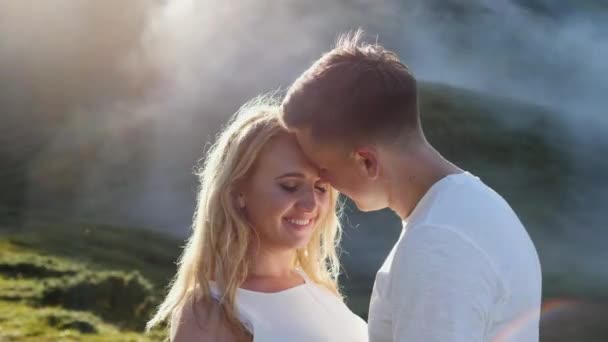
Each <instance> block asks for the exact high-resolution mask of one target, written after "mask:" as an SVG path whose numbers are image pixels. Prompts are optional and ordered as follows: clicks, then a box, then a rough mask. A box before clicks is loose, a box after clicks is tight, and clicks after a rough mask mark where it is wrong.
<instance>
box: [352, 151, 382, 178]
mask: <svg viewBox="0 0 608 342" xmlns="http://www.w3.org/2000/svg"><path fill="white" fill-rule="evenodd" d="M354 154H355V161H356V162H357V165H358V166H359V170H360V171H361V172H362V173H363V174H365V175H366V176H367V177H369V178H371V179H372V180H375V179H377V178H378V176H379V175H380V164H379V163H378V153H377V151H376V149H374V148H372V147H362V148H358V149H357V150H355V153H354Z"/></svg>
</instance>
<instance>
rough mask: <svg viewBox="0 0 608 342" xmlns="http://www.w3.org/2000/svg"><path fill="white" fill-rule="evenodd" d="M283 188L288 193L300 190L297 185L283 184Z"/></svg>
mask: <svg viewBox="0 0 608 342" xmlns="http://www.w3.org/2000/svg"><path fill="white" fill-rule="evenodd" d="M281 188H283V190H285V191H287V192H296V191H297V190H298V186H297V185H296V184H281Z"/></svg>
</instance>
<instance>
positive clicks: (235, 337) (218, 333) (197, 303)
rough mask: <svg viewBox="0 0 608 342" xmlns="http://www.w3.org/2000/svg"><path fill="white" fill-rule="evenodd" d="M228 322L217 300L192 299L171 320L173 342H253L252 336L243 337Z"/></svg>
mask: <svg viewBox="0 0 608 342" xmlns="http://www.w3.org/2000/svg"><path fill="white" fill-rule="evenodd" d="M241 335H242V334H237V333H235V331H234V328H232V327H231V325H230V324H229V323H228V322H227V320H226V318H225V317H224V315H223V314H222V309H221V307H220V305H219V303H218V302H217V301H215V300H210V301H202V300H194V299H190V300H188V301H186V303H184V305H183V306H182V307H181V309H179V310H176V312H175V313H174V314H173V316H172V318H171V332H170V336H171V341H172V342H195V341H196V342H199V341H217V342H251V341H252V338H251V336H246V337H245V336H241Z"/></svg>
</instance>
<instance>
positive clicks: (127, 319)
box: [0, 224, 179, 341]
mask: <svg viewBox="0 0 608 342" xmlns="http://www.w3.org/2000/svg"><path fill="white" fill-rule="evenodd" d="M135 237H138V239H136V238H135ZM140 239H141V240H140ZM135 243H139V244H140V246H133V245H134V244H135ZM141 245H145V246H141ZM146 247H148V248H149V249H147V250H146V249H145V248H146ZM139 253H141V254H139ZM153 253H154V255H151V254H153ZM178 253H179V243H178V242H177V241H176V240H174V239H172V238H170V237H166V236H162V235H160V234H155V233H150V232H147V231H134V230H132V229H122V228H116V227H108V226H86V227H83V226H80V225H68V224H66V225H63V226H60V225H49V226H48V227H46V228H45V229H41V227H29V228H27V229H23V230H22V231H20V232H14V231H13V232H12V233H10V234H7V233H4V234H2V235H0V313H1V314H0V340H2V341H5V340H6V341H56V340H62V341H63V340H65V341H161V340H163V338H164V337H165V332H164V331H163V329H162V328H159V329H157V330H155V331H153V332H152V333H150V334H148V335H145V334H143V333H142V331H143V328H144V325H145V322H146V321H147V320H148V319H149V318H150V317H151V315H152V314H153V312H154V308H155V306H156V305H157V304H159V302H160V300H161V298H162V296H163V294H164V289H165V286H166V285H167V282H168V280H169V279H170V278H171V277H172V276H173V274H174V272H175V266H174V262H175V260H176V259H177V254H178ZM142 254H143V255H142ZM148 279H154V280H153V281H151V280H148Z"/></svg>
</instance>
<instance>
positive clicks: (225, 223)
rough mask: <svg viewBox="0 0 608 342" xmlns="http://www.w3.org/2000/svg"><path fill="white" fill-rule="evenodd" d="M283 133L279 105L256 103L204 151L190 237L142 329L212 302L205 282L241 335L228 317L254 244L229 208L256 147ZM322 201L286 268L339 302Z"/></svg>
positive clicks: (333, 228)
mask: <svg viewBox="0 0 608 342" xmlns="http://www.w3.org/2000/svg"><path fill="white" fill-rule="evenodd" d="M282 132H286V131H285V128H283V127H282V126H281V124H280V122H279V118H278V101H277V100H275V99H274V98H273V97H271V96H261V97H258V98H256V99H254V100H252V101H250V102H248V103H247V104H245V105H244V106H243V107H241V108H240V109H239V110H238V112H237V113H236V114H235V115H234V116H233V117H232V118H231V120H230V121H229V122H228V125H227V127H226V128H225V129H224V131H223V132H222V133H221V134H220V135H219V136H218V138H217V140H216V142H215V144H214V145H212V147H211V148H210V149H209V151H208V153H207V156H206V158H205V162H204V164H203V166H202V167H201V168H200V170H199V171H198V172H197V175H198V177H199V180H200V190H199V192H198V199H197V207H196V212H195V215H194V220H193V227H192V228H193V233H192V235H191V236H190V238H189V240H188V242H187V244H186V247H185V249H184V251H183V253H182V255H181V257H180V259H179V263H178V265H179V266H178V271H177V274H176V276H175V278H174V280H173V282H172V283H171V285H170V287H171V289H170V290H169V293H168V295H167V297H166V298H165V300H164V301H163V303H162V304H161V305H160V306H159V308H158V311H157V312H156V314H155V315H154V317H153V318H152V319H151V320H150V321H149V322H148V324H147V326H146V328H147V330H150V329H151V328H152V327H154V326H155V325H157V324H159V323H160V322H162V321H165V320H167V319H168V318H170V317H171V316H172V315H173V314H175V313H176V312H178V311H179V310H181V309H182V307H183V305H185V303H187V302H189V301H191V300H195V301H198V300H202V301H203V302H208V301H210V300H212V299H211V293H210V287H209V281H210V280H215V281H216V282H217V283H218V286H219V288H220V291H221V294H220V298H219V300H218V302H219V304H220V306H221V309H222V312H223V313H224V315H225V318H226V319H227V320H228V322H229V323H231V324H232V325H233V326H234V327H235V328H237V329H240V331H241V332H242V331H244V327H243V325H242V324H241V323H240V322H239V321H238V317H237V313H236V310H235V294H236V290H237V289H238V288H239V287H240V286H241V284H242V283H243V282H244V281H245V279H246V278H247V274H248V259H247V256H248V251H249V250H250V246H251V244H252V242H253V241H255V240H254V239H255V238H256V237H255V232H254V231H253V230H252V229H251V227H250V225H249V224H248V222H247V221H246V220H245V218H244V217H243V215H242V214H241V211H240V210H239V209H238V206H237V205H236V203H235V198H234V193H233V187H234V186H235V184H236V183H237V182H239V181H242V180H243V179H246V177H247V175H248V173H249V172H250V171H251V169H252V167H253V166H254V163H255V161H256V160H257V158H258V154H259V153H260V151H261V150H262V148H263V147H264V146H265V145H266V144H267V143H268V142H269V141H270V140H271V139H272V138H273V137H275V136H276V135H277V134H280V133H282ZM329 198H330V209H329V210H328V212H327V214H326V216H325V217H324V218H321V219H320V220H319V223H318V226H317V227H315V230H314V232H313V235H312V237H311V240H310V242H309V243H308V245H307V246H306V247H304V248H302V249H298V250H296V253H295V258H294V260H293V266H294V268H295V267H298V268H300V269H301V270H302V271H304V272H305V273H306V275H307V276H308V277H309V278H310V279H311V280H312V281H314V282H315V283H318V284H320V285H322V286H324V287H326V288H327V289H329V290H330V291H331V292H333V293H335V294H336V295H337V296H339V297H340V291H339V288H338V285H337V278H338V275H339V271H340V267H339V261H338V256H337V252H336V248H337V246H338V243H339V240H340V235H341V227H340V225H339V220H338V213H339V209H340V206H339V203H338V201H337V199H338V193H337V192H336V191H335V190H334V189H331V190H330V194H329ZM169 324H171V323H169Z"/></svg>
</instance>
